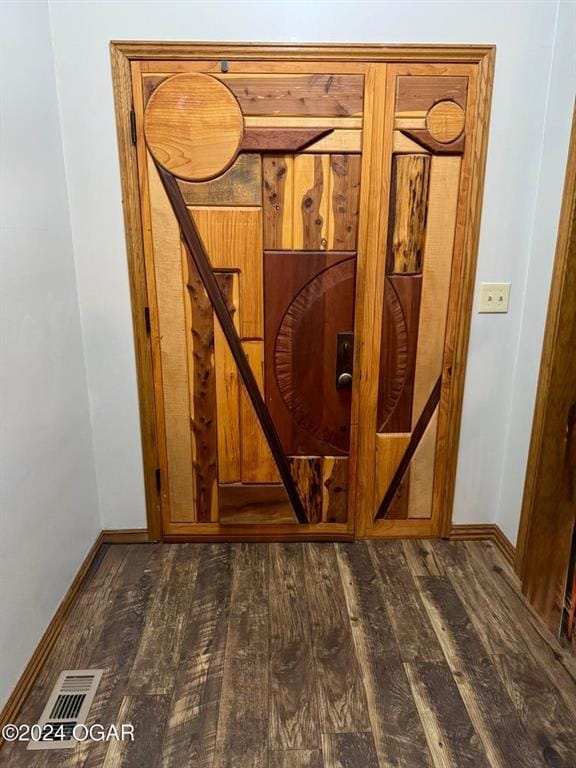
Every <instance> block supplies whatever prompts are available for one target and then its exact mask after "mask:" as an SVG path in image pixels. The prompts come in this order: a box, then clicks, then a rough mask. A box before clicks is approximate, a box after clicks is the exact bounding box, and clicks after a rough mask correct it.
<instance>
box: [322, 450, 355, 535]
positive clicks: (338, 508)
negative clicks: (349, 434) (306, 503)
mask: <svg viewBox="0 0 576 768" xmlns="http://www.w3.org/2000/svg"><path fill="white" fill-rule="evenodd" d="M349 466H350V462H349V460H348V459H347V458H342V457H341V456H324V457H323V458H322V522H324V523H345V522H346V520H347V519H348V472H349Z"/></svg>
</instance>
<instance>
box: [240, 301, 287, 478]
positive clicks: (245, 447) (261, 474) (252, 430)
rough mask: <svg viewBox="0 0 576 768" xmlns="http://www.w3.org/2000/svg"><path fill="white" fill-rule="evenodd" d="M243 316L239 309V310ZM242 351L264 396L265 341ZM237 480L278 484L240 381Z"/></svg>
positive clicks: (275, 473) (270, 458)
mask: <svg viewBox="0 0 576 768" xmlns="http://www.w3.org/2000/svg"><path fill="white" fill-rule="evenodd" d="M241 314H242V310H241ZM242 346H243V348H244V352H245V353H246V356H247V357H248V362H249V363H250V367H251V368H252V371H253V373H254V376H255V377H256V381H257V382H258V386H259V387H260V391H261V393H262V395H264V342H262V341H244V342H243V343H242ZM240 434H241V461H240V479H241V481H242V482H243V483H279V482H280V475H279V473H278V469H277V467H276V462H275V461H274V458H273V456H272V452H271V451H270V447H269V446H268V443H267V442H266V438H265V437H264V433H263V432H262V427H261V426H260V422H259V421H258V418H257V416H256V413H255V412H254V408H253V407H252V403H251V402H250V398H249V397H248V393H247V392H246V389H245V387H244V384H243V383H242V382H240Z"/></svg>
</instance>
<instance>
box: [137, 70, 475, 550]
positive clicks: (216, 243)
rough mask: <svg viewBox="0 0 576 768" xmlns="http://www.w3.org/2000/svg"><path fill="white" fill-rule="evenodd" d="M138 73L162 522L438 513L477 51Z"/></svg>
mask: <svg viewBox="0 0 576 768" xmlns="http://www.w3.org/2000/svg"><path fill="white" fill-rule="evenodd" d="M132 85H133V99H134V121H133V124H134V129H135V141H136V150H137V157H138V173H139V186H140V202H141V211H142V221H143V228H142V229H143V235H144V253H145V269H146V283H147V294H148V299H147V301H148V307H149V310H148V311H149V332H150V340H151V350H152V359H153V373H154V403H155V415H156V420H155V429H156V440H157V447H158V457H159V468H158V471H157V479H158V487H159V493H160V500H161V509H162V525H163V531H164V534H166V535H172V536H174V535H187V534H188V535H189V534H198V535H206V536H211V535H222V536H224V537H234V536H246V535H248V536H250V535H258V534H259V532H263V533H264V535H266V532H267V533H268V534H270V533H271V532H272V534H274V535H279V536H288V537H291V536H297V535H301V534H304V535H307V536H318V537H326V538H345V537H347V536H348V537H349V536H351V535H353V533H354V527H355V524H356V526H357V530H358V531H359V532H360V533H362V534H366V535H380V533H381V532H384V533H389V532H390V530H391V527H392V533H394V532H396V531H398V532H399V533H401V532H402V531H404V532H405V531H406V530H407V529H411V530H414V532H416V533H423V534H426V533H432V532H434V530H435V526H437V519H438V514H439V508H438V505H437V504H436V502H435V500H434V499H435V496H434V495H435V494H437V493H438V487H440V486H441V472H442V471H443V469H442V465H441V459H442V444H443V441H444V440H445V435H446V431H447V429H448V427H449V424H448V416H447V414H445V413H443V411H442V402H443V398H445V399H446V398H447V397H448V396H449V394H450V387H451V370H450V366H451V354H452V350H453V347H454V343H455V335H454V327H455V326H454V323H452V325H451V320H450V313H451V312H454V311H455V310H456V308H457V306H458V300H459V297H460V288H461V283H460V276H461V272H462V268H463V266H464V265H465V257H466V251H465V244H464V243H463V242H462V238H460V239H459V235H458V232H459V229H458V227H459V222H460V230H461V231H462V227H463V223H464V220H463V216H465V215H466V212H467V210H466V207H465V206H466V205H467V204H468V205H469V197H467V194H468V192H469V189H468V187H467V185H468V181H469V179H468V177H467V174H468V175H469V168H470V162H471V157H472V151H473V146H474V144H473V134H474V131H475V115H476V112H475V110H476V99H477V85H476V67H473V66H471V65H469V64H452V65H444V64H443V65H438V64H430V65H416V64H413V65H402V64H387V63H378V64H376V63H368V62H362V61H351V62H349V63H346V62H344V61H338V62H332V63H331V62H322V61H319V62H314V61H291V62H290V61H284V62H281V61H270V62H266V61H259V62H250V61H249V62H245V61H234V60H232V59H230V60H228V61H226V62H222V61H215V60H206V61H137V62H134V63H133V64H132ZM439 484H440V485H439Z"/></svg>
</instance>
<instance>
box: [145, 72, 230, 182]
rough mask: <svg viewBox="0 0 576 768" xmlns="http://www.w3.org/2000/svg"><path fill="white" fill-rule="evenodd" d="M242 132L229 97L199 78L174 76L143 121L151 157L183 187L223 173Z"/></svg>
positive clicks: (163, 85)
mask: <svg viewBox="0 0 576 768" xmlns="http://www.w3.org/2000/svg"><path fill="white" fill-rule="evenodd" d="M243 131H244V121H243V118H242V112H241V110H240V105H239V104H238V102H237V101H236V98H235V97H234V95H233V94H232V93H231V92H230V91H229V90H228V88H226V86H225V85H223V84H222V83H221V82H220V81H219V80H216V79H215V78H213V77H210V76H209V75H202V74H199V73H193V74H187V73H186V74H182V75H174V76H173V77H169V78H168V79H167V80H165V81H164V82H163V83H161V84H160V85H159V86H158V88H157V89H156V90H155V91H154V93H153V94H152V96H151V97H150V101H149V102H148V105H147V107H146V113H145V116H144V132H145V134H146V143H147V144H148V148H149V150H150V152H151V153H152V155H153V156H154V158H155V159H156V160H157V161H158V162H159V163H160V165H162V166H163V167H164V168H166V170H168V171H170V173H172V174H174V176H178V178H180V179H186V180H187V181H205V180H206V179H211V178H214V176H219V175H220V174H221V173H223V172H224V171H225V170H226V169H227V168H228V167H229V166H230V165H231V164H232V162H233V161H234V159H235V157H236V155H237V154H238V149H239V147H240V143H241V142H242V134H243Z"/></svg>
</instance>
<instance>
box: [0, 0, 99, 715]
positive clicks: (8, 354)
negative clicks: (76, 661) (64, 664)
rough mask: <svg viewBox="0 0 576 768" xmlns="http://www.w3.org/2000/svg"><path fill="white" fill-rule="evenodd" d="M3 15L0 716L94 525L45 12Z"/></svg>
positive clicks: (13, 10) (20, 10) (29, 9)
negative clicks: (1, 708) (1, 709)
mask: <svg viewBox="0 0 576 768" xmlns="http://www.w3.org/2000/svg"><path fill="white" fill-rule="evenodd" d="M1 11H2V14H1V16H2V19H1V21H2V23H1V26H2V39H1V46H2V64H1V70H2V80H1V95H2V105H1V112H2V124H1V165H2V187H1V195H2V201H1V221H0V224H1V243H0V253H1V272H2V275H1V286H2V289H1V290H2V293H1V297H0V308H1V333H2V336H1V339H0V343H1V359H0V375H1V380H0V398H1V402H0V409H1V429H2V431H1V435H0V466H1V470H0V471H1V495H0V515H1V521H0V530H1V535H0V585H1V586H0V601H1V618H0V706H2V705H3V703H4V701H5V699H6V698H7V696H8V694H9V693H10V691H11V689H12V688H13V686H14V684H15V683H16V681H17V679H18V678H19V676H20V674H21V673H22V671H23V669H24V666H25V665H26V663H27V662H28V660H29V658H30V656H31V654H32V651H33V650H34V648H35V646H36V645H37V643H38V640H39V639H40V637H41V635H42V633H43V632H44V630H45V629H46V626H47V625H48V622H49V621H50V619H51V617H52V615H53V613H54V611H55V610H56V608H57V606H58V604H59V603H60V601H61V599H62V597H63V595H64V593H65V592H66V590H67V588H68V586H69V585H70V583H71V581H72V579H73V577H74V575H75V573H76V572H77V570H78V568H79V566H80V563H81V562H82V560H83V558H84V556H85V555H86V553H87V551H88V549H89V548H90V546H91V545H92V544H93V543H94V541H95V539H96V536H97V534H98V532H99V530H100V527H101V526H100V520H99V515H98V504H97V495H96V478H95V471H94V457H93V450H92V442H91V435H90V415H89V406H88V392H87V386H86V376H85V369H84V357H83V350H82V337H81V330H80V315H79V310H78V297H77V290H76V277H75V270H74V259H73V254H72V239H71V233H70V220H69V210H68V195H67V189H66V182H65V176H64V163H63V156H62V143H61V135H60V125H59V119H58V109H57V101H56V85H55V79H54V63H53V58H52V48H51V41H50V28H49V19H48V5H47V3H45V2H41V3H36V2H28V3H2V5H1Z"/></svg>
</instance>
